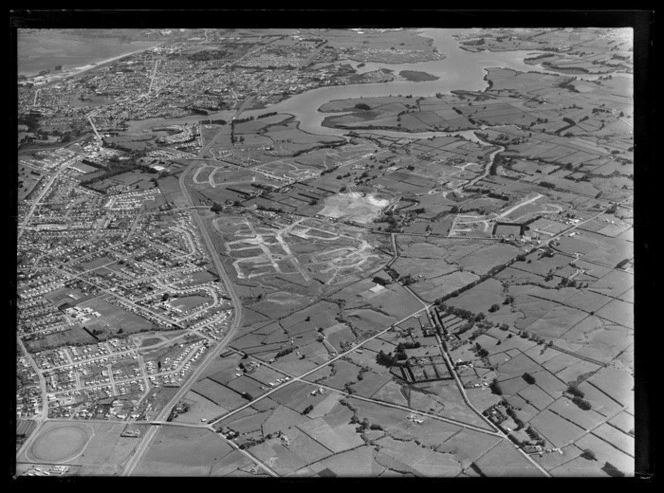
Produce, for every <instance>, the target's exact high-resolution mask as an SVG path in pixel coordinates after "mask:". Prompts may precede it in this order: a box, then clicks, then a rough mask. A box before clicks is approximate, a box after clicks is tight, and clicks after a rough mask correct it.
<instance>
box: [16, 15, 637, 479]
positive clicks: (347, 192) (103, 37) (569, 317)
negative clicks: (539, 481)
mask: <svg viewBox="0 0 664 493" xmlns="http://www.w3.org/2000/svg"><path fill="white" fill-rule="evenodd" d="M632 36H633V32H632V30H631V29H627V28H573V29H572V28H532V29H496V28H491V29H411V28H409V29H375V28H371V29H369V28H367V29H347V30H343V29H202V28H201V29H180V28H176V27H174V28H172V29H141V30H134V29H42V30H33V29H18V34H17V42H18V47H19V52H18V59H19V78H18V81H17V83H18V103H19V104H18V126H19V128H18V170H17V176H18V183H17V188H16V194H17V199H18V218H17V225H18V230H17V235H18V236H17V238H18V251H17V278H16V279H17V280H16V307H17V325H16V327H17V339H16V364H17V386H16V408H15V411H16V415H15V418H16V419H15V422H16V475H17V476H88V475H94V476H99V475H101V476H229V477H230V476H233V477H267V476H272V477H337V476H339V477H342V476H354V477H358V476H362V477H384V476H388V477H402V476H403V477H427V476H429V477H459V478H462V477H495V476H519V477H523V476H528V477H531V476H532V477H568V476H573V477H623V476H628V477H631V476H634V475H635V453H636V452H635V418H634V416H635V409H634V406H635V404H634V401H635V399H634V351H633V346H634V337H633V333H634V287H633V286H634V248H633V245H634V244H633V220H634V217H633V195H634V194H633V177H634V135H633V127H634V121H635V116H634V101H633V100H634V94H633V87H634V84H633V64H634V49H633V37H632ZM44 46H49V48H48V49H49V50H51V51H48V52H45V51H44V49H45V48H44V49H40V47H44ZM84 46H86V47H87V48H86V50H87V51H85V53H84V52H83V47H84ZM89 50H92V51H96V52H97V53H98V54H97V55H95V56H94V57H91V55H90V54H89V52H90V51H89ZM44 53H47V55H48V56H45V55H44ZM86 53H87V54H86ZM86 56H87V57H89V58H85V57H86ZM40 57H41V58H40ZM53 60H56V62H57V65H56V63H55V62H53ZM81 60H84V61H81ZM40 64H41V65H40ZM452 72H454V74H455V75H454V76H453V77H452V76H449V74H450V73H452ZM637 438H638V437H637Z"/></svg>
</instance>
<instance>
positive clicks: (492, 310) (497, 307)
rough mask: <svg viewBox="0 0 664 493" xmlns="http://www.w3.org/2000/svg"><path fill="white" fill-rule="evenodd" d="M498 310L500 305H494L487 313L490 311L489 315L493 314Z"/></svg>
mask: <svg viewBox="0 0 664 493" xmlns="http://www.w3.org/2000/svg"><path fill="white" fill-rule="evenodd" d="M498 310H500V305H498V304H497V303H494V304H493V305H491V307H490V308H489V311H490V312H491V313H493V312H497V311H498Z"/></svg>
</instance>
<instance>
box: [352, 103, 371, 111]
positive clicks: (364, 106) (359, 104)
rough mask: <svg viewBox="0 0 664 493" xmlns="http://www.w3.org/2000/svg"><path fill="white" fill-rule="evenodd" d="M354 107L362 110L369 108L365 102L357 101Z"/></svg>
mask: <svg viewBox="0 0 664 493" xmlns="http://www.w3.org/2000/svg"><path fill="white" fill-rule="evenodd" d="M355 108H356V109H358V110H363V111H368V110H370V109H371V107H370V106H369V105H368V104H366V103H357V104H356V105H355Z"/></svg>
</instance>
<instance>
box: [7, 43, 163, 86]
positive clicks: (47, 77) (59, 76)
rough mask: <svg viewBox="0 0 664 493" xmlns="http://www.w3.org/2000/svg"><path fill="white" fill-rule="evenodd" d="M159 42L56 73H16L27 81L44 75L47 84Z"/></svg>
mask: <svg viewBox="0 0 664 493" xmlns="http://www.w3.org/2000/svg"><path fill="white" fill-rule="evenodd" d="M161 44H163V43H158V44H155V45H154V46H149V47H147V48H141V49H138V50H134V51H131V52H128V53H124V54H122V55H117V56H114V57H111V58H106V59H104V60H100V61H97V62H91V63H89V64H87V65H81V66H79V67H73V68H70V69H66V70H62V71H61V72H57V73H49V74H44V75H39V74H33V75H26V74H21V73H19V74H18V75H19V76H20V75H24V76H25V77H26V79H27V81H29V82H31V81H33V80H34V79H36V78H38V77H44V78H45V81H44V83H45V84H49V83H51V82H56V81H60V80H63V79H68V78H69V77H74V76H76V75H80V74H82V73H84V72H88V71H90V70H93V69H96V68H99V67H102V66H104V65H108V64H109V63H113V62H116V61H118V60H121V59H122V58H126V57H128V56H131V55H135V54H136V53H142V52H144V51H147V50H151V49H153V48H155V47H157V46H160V45H161Z"/></svg>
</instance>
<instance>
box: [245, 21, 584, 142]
mask: <svg viewBox="0 0 664 493" xmlns="http://www.w3.org/2000/svg"><path fill="white" fill-rule="evenodd" d="M462 32H468V30H458V29H445V30H442V29H424V30H421V31H420V32H419V34H420V35H422V36H426V37H429V38H432V39H433V46H435V47H436V48H437V49H438V51H439V52H440V53H442V54H444V55H445V59H444V60H434V61H429V62H417V63H403V64H386V63H367V64H365V66H364V67H360V68H357V66H358V64H359V62H353V61H352V60H349V61H348V62H349V63H350V64H351V65H353V66H354V67H356V69H357V70H358V71H359V72H360V73H364V72H368V71H372V70H378V69H381V68H388V69H390V70H394V71H396V72H399V71H401V70H417V71H422V72H427V73H430V74H432V75H436V76H437V77H439V80H435V81H426V82H412V81H394V82H385V83H376V84H356V85H353V84H350V85H345V86H331V87H321V88H318V89H313V90H311V91H307V92H305V93H303V94H298V95H296V96H293V97H291V98H289V99H287V100H285V101H282V102H280V103H277V104H275V105H272V106H270V108H269V109H270V111H279V112H284V113H290V114H293V115H295V116H296V117H297V118H298V120H299V121H300V129H302V130H304V131H306V132H310V133H314V134H322V135H334V136H343V135H344V134H346V133H347V132H348V131H349V130H343V129H334V128H326V127H323V126H322V125H321V124H322V122H323V120H324V119H325V118H326V117H327V116H330V115H331V113H321V112H319V111H318V108H320V107H321V106H323V105H324V104H325V103H327V102H329V101H333V100H338V99H348V98H363V97H364V98H372V97H381V96H398V95H400V94H401V95H403V96H406V95H413V96H414V97H417V96H433V95H435V94H436V93H450V92H451V91H453V90H468V91H481V90H483V89H485V88H486V87H487V85H488V84H487V82H486V81H485V80H484V75H485V74H486V69H488V68H493V67H505V68H510V69H514V70H518V71H521V72H528V71H537V72H542V73H549V74H555V75H561V74H559V73H557V72H551V71H548V70H545V69H542V68H541V67H538V66H534V65H528V64H527V63H524V61H523V60H524V59H525V58H528V57H530V56H533V55H534V54H539V53H541V52H538V51H533V50H517V51H507V52H480V53H472V52H469V51H466V50H462V49H461V48H459V44H458V41H457V40H456V39H454V38H453V35H454V34H457V33H462ZM591 77H593V78H594V77H596V76H591ZM262 111H264V110H262ZM260 112H261V111H260V110H252V111H246V112H245V113H244V115H245V116H250V115H257V114H259V113H260ZM334 114H335V115H337V114H339V113H334ZM395 133H396V132H395ZM441 134H444V133H443V132H432V133H431V135H441ZM413 135H415V134H413Z"/></svg>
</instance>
